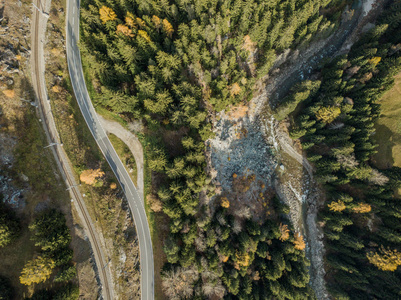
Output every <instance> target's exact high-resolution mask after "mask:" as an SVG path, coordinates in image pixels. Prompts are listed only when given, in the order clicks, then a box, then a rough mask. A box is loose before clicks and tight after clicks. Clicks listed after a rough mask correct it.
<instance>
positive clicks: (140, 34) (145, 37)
mask: <svg viewBox="0 0 401 300" xmlns="http://www.w3.org/2000/svg"><path fill="white" fill-rule="evenodd" d="M138 35H139V36H140V37H142V38H143V39H144V40H145V41H147V42H148V43H150V42H151V41H152V40H151V39H150V36H149V34H148V33H147V32H146V31H143V30H138Z"/></svg>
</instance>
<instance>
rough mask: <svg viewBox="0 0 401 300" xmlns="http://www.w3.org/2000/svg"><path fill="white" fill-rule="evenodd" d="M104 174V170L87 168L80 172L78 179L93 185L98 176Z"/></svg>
mask: <svg viewBox="0 0 401 300" xmlns="http://www.w3.org/2000/svg"><path fill="white" fill-rule="evenodd" d="M102 176H104V172H103V171H102V170H100V169H96V170H94V169H88V170H85V171H83V172H82V173H81V175H80V176H79V179H80V180H81V181H82V182H83V183H86V184H88V185H95V184H96V183H97V181H98V178H99V177H102Z"/></svg>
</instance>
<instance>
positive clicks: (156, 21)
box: [152, 16, 162, 29]
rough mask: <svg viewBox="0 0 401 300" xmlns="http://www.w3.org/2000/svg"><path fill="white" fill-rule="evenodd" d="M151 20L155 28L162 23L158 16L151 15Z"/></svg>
mask: <svg viewBox="0 0 401 300" xmlns="http://www.w3.org/2000/svg"><path fill="white" fill-rule="evenodd" d="M152 22H153V24H155V27H156V28H157V29H159V28H160V26H161V25H162V20H160V18H159V17H158V16H152Z"/></svg>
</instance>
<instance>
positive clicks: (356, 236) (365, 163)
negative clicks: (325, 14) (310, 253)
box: [276, 0, 401, 299]
mask: <svg viewBox="0 0 401 300" xmlns="http://www.w3.org/2000/svg"><path fill="white" fill-rule="evenodd" d="M400 15H401V2H400V1H399V0H395V1H390V2H389V4H388V6H387V7H386V8H385V9H384V11H383V14H382V16H381V17H380V18H379V20H378V22H377V24H376V26H375V27H374V28H373V29H371V30H370V31H369V32H367V33H366V34H364V35H363V36H362V37H361V38H360V39H359V40H358V42H356V43H355V44H354V45H353V47H352V48H351V50H350V52H349V54H348V55H342V56H338V57H336V58H334V59H333V60H332V61H330V62H328V63H327V64H325V65H324V66H323V67H322V69H321V72H320V76H319V79H318V80H316V81H305V82H302V83H300V84H298V85H297V86H295V87H294V88H293V91H292V93H291V94H290V95H289V96H287V98H286V99H285V104H284V105H283V106H281V107H278V108H277V109H276V114H277V115H279V116H280V117H281V118H284V117H286V115H288V114H291V113H292V112H294V110H295V108H296V107H299V109H297V110H296V111H300V113H296V114H291V115H290V119H291V120H292V130H291V136H292V137H293V138H295V139H297V138H300V140H301V143H302V146H303V148H304V149H305V150H306V153H307V156H308V159H309V161H311V162H313V164H314V166H315V168H316V171H315V176H316V178H317V180H318V181H319V182H320V183H321V184H322V186H323V187H324V189H325V191H326V193H327V199H326V201H325V205H324V208H323V209H322V210H321V211H320V215H319V219H320V221H321V222H322V224H323V228H324V232H325V245H326V249H327V253H326V264H327V268H326V271H327V283H328V288H329V291H330V293H331V295H332V296H333V297H335V298H336V299H397V298H399V295H400V293H401V289H400V286H401V285H400V284H401V275H400V271H399V270H398V266H399V265H401V253H400V252H399V251H400V249H401V227H400V224H401V223H400V218H401V214H400V213H399V212H400V211H401V201H400V199H399V196H397V194H396V193H395V191H396V190H397V189H398V188H399V187H400V186H401V181H400V180H401V173H400V171H401V169H400V168H397V167H392V168H389V169H386V170H377V169H375V168H374V167H373V165H372V163H371V157H372V155H373V154H374V153H376V145H375V141H374V133H375V127H374V125H375V122H376V120H377V119H378V118H379V116H380V98H381V96H382V95H383V93H384V92H385V91H387V90H389V89H390V88H391V87H392V85H393V82H394V79H393V77H394V75H395V74H397V73H398V72H400V70H401V51H400V49H401V47H400V45H401V19H400V18H399V17H400Z"/></svg>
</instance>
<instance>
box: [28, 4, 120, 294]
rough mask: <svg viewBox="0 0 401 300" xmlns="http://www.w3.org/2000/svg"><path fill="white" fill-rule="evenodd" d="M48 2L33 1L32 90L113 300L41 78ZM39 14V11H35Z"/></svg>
mask: <svg viewBox="0 0 401 300" xmlns="http://www.w3.org/2000/svg"><path fill="white" fill-rule="evenodd" d="M50 2H51V1H50V0H48V1H40V0H35V1H34V5H35V6H36V8H35V7H34V8H33V13H32V25H31V26H32V35H31V72H32V86H33V89H34V92H35V97H36V100H37V103H38V110H39V115H40V117H41V121H42V124H43V128H44V130H45V133H46V137H47V141H48V142H49V145H53V146H50V147H49V148H50V150H51V151H52V153H53V155H54V158H55V160H56V164H57V167H58V168H59V170H60V173H61V175H62V176H63V179H64V181H65V183H66V185H67V186H68V187H69V188H68V190H69V192H70V196H71V198H72V201H73V204H74V206H75V208H76V210H77V212H78V215H79V217H80V219H81V221H82V224H83V226H84V228H85V232H86V235H87V236H88V238H89V242H90V244H91V246H92V250H93V255H94V258H95V262H96V266H97V269H98V275H99V279H100V282H101V285H102V294H103V297H104V299H114V293H113V284H112V279H111V274H110V269H109V268H106V267H107V262H106V259H105V255H104V254H103V251H102V248H101V243H100V239H99V236H98V234H97V232H96V230H95V228H94V226H93V222H92V220H91V217H90V215H89V213H88V211H87V209H86V206H85V202H84V199H83V198H82V195H81V193H80V192H79V190H78V188H77V186H78V185H77V183H76V181H75V179H74V173H73V171H72V168H71V166H70V164H69V161H68V157H67V155H66V153H65V151H64V149H63V147H61V146H60V145H61V142H60V137H59V135H58V132H57V128H56V124H55V122H54V118H53V115H52V111H51V106H50V101H49V100H48V95H47V90H46V84H45V76H44V65H45V63H44V55H43V42H42V41H43V40H44V36H45V31H46V23H47V16H48V14H47V12H48V9H49V7H50ZM39 10H40V11H39Z"/></svg>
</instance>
